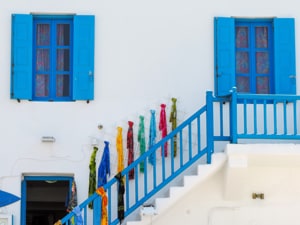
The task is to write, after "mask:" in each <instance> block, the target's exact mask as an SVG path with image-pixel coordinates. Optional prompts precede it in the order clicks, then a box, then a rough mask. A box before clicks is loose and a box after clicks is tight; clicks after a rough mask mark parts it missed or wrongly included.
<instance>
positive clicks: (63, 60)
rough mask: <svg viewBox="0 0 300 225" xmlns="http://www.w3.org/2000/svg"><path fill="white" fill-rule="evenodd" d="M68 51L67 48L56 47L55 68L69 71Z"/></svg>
mask: <svg viewBox="0 0 300 225" xmlns="http://www.w3.org/2000/svg"><path fill="white" fill-rule="evenodd" d="M69 59H70V51H69V49H57V51H56V70H58V71H66V70H67V71H69V69H70V64H69V61H70V60H69Z"/></svg>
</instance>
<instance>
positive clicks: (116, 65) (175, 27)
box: [0, 0, 300, 224]
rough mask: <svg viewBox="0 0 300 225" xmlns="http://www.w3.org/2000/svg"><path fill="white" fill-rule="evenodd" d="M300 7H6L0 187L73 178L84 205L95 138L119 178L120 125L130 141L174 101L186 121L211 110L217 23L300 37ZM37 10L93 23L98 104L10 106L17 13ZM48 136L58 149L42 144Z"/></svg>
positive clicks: (23, 2) (129, 1)
mask: <svg viewBox="0 0 300 225" xmlns="http://www.w3.org/2000/svg"><path fill="white" fill-rule="evenodd" d="M297 5H298V2H297V1H296V0H287V1H284V2H282V1H278V2H274V1H264V2H262V1H259V0H253V1H248V2H245V1H238V0H228V1H223V0H218V1H217V0H215V1H210V2H201V1H196V0H185V1H183V0H175V1H171V0H162V1H157V0H154V1H140V0H104V1H101V0H99V1H97V0H84V1H82V0H64V1H61V0H51V1H50V0H43V1H41V0H9V1H5V3H3V4H1V7H0V27H1V29H2V31H1V35H0V74H1V76H0V102H1V109H2V110H1V116H0V124H1V126H0V134H1V141H0V149H1V151H0V158H1V159H2V161H1V164H0V189H2V190H6V191H10V192H12V193H14V194H16V195H20V192H21V185H20V182H21V175H22V173H37V172H39V173H73V174H74V176H75V179H76V181H77V186H78V199H79V201H82V200H84V199H85V198H86V197H87V188H88V163H89V157H90V154H91V149H92V148H91V142H92V141H91V140H92V139H94V138H96V139H97V141H98V143H99V148H100V150H101V149H102V148H103V141H104V140H107V141H110V143H111V153H112V168H113V171H114V168H115V166H116V161H114V160H115V158H114V157H113V154H115V136H116V127H117V126H122V127H123V130H124V135H125V133H126V130H127V121H128V120H132V121H134V122H135V132H137V123H138V116H139V115H144V116H145V123H146V124H145V125H146V130H147V128H148V127H149V125H148V119H149V110H150V109H156V110H159V105H160V104H161V103H166V104H167V107H168V106H170V104H171V102H170V99H171V97H176V98H178V104H177V107H178V119H179V122H180V121H182V120H183V119H185V118H187V117H188V116H189V115H191V114H192V113H193V112H194V111H195V110H197V109H198V108H199V107H200V106H203V105H204V101H205V91H206V90H213V87H214V85H213V83H214V79H213V17H214V16H241V17H270V16H278V17H294V18H295V19H296V38H297V37H298V36H299V32H300V29H299V26H300V23H298V17H299V15H300V14H299V9H298V7H296V6H297ZM30 12H59V13H63V12H67V13H69V12H72V13H78V14H94V15H95V16H96V27H95V31H96V33H95V100H94V101H91V102H90V103H89V104H87V103H86V102H59V103H55V102H28V101H21V103H18V102H17V101H14V100H10V42H11V14H12V13H24V14H27V13H30ZM296 46H297V49H296V55H298V54H299V52H300V49H299V47H298V45H297V44H296ZM297 58H298V57H297ZM297 71H298V70H297ZM298 90H299V88H298ZM167 110H169V108H167ZM99 124H102V125H103V126H104V129H103V130H98V128H97V126H98V125H99ZM42 136H54V137H55V138H56V142H55V143H42V142H41V137H42ZM100 157H101V155H100V154H99V155H98V157H97V160H98V162H99V160H100ZM1 210H2V211H4V212H8V213H13V214H14V215H15V224H19V221H20V205H19V203H16V204H13V205H11V206H8V207H5V208H3V209H1Z"/></svg>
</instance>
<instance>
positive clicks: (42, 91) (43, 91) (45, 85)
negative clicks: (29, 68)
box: [35, 74, 49, 97]
mask: <svg viewBox="0 0 300 225" xmlns="http://www.w3.org/2000/svg"><path fill="white" fill-rule="evenodd" d="M48 95H49V76H48V75H47V74H38V75H36V77H35V96H36V97H47V96H48Z"/></svg>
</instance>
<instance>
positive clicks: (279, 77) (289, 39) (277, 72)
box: [274, 18, 296, 94]
mask: <svg viewBox="0 0 300 225" xmlns="http://www.w3.org/2000/svg"><path fill="white" fill-rule="evenodd" d="M274 82H275V85H274V87H275V93H276V94H296V62H295V21H294V19H293V18H275V19H274Z"/></svg>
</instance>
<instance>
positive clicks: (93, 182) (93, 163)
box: [89, 146, 98, 209]
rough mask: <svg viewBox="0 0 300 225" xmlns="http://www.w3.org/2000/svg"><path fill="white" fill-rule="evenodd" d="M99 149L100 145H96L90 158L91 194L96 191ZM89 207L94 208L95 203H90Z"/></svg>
mask: <svg viewBox="0 0 300 225" xmlns="http://www.w3.org/2000/svg"><path fill="white" fill-rule="evenodd" d="M97 151H98V147H96V146H94V150H93V153H92V156H91V159H90V165H89V168H90V176H89V196H91V195H92V194H94V192H95V191H96V188H97V186H96V154H97ZM89 208H90V209H92V208H93V203H92V202H91V203H89Z"/></svg>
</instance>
